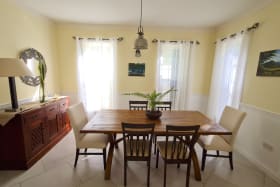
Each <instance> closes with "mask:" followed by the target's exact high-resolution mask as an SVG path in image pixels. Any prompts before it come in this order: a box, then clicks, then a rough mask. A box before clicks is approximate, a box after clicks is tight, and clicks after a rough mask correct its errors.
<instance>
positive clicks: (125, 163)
mask: <svg viewBox="0 0 280 187" xmlns="http://www.w3.org/2000/svg"><path fill="white" fill-rule="evenodd" d="M126 169H127V161H126V160H125V161H124V174H123V176H124V186H126Z"/></svg>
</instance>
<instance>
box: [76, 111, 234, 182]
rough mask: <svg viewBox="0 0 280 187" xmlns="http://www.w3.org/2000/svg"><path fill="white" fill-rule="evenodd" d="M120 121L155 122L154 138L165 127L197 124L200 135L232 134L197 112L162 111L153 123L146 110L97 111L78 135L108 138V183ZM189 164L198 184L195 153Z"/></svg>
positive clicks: (198, 168)
mask: <svg viewBox="0 0 280 187" xmlns="http://www.w3.org/2000/svg"><path fill="white" fill-rule="evenodd" d="M122 122H126V123H135V124H147V123H154V124H155V129H154V134H155V135H156V136H161V135H162V136H164V135H165V133H166V125H179V126H185V125H199V126H200V129H199V132H198V133H199V135H231V132H229V131H228V130H227V129H225V128H223V127H222V126H220V125H219V124H217V123H214V122H213V121H212V120H211V119H209V118H208V117H207V116H206V115H204V114H203V113H201V112H200V111H185V110H184V111H183V110H172V111H162V116H161V117H160V118H159V119H156V120H151V119H149V118H148V117H147V116H146V114H145V111H141V110H122V109H112V110H100V111H96V112H94V115H93V117H92V118H91V119H90V120H89V122H88V123H87V124H86V125H85V126H84V127H83V128H82V129H81V130H80V133H104V134H108V135H109V140H110V145H109V150H108V157H107V164H106V169H105V174H104V178H105V180H109V179H110V177H111V166H112V159H113V153H114V148H115V146H116V145H117V143H118V142H119V141H120V140H121V139H116V138H115V135H116V134H121V133H122V125H121V124H122ZM192 161H193V167H194V174H195V179H196V180H198V181H200V180H201V173H200V167H199V162H198V157H197V154H196V152H194V154H193V156H192Z"/></svg>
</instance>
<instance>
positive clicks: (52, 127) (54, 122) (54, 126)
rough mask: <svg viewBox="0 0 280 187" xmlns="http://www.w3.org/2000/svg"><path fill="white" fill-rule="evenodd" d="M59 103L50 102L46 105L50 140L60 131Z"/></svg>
mask: <svg viewBox="0 0 280 187" xmlns="http://www.w3.org/2000/svg"><path fill="white" fill-rule="evenodd" d="M58 111H59V110H58V104H57V103H54V104H50V105H48V106H47V107H46V114H47V126H48V131H47V137H48V139H49V141H51V140H52V139H53V138H55V137H56V135H57V133H58V132H59V125H58V124H59V116H58Z"/></svg>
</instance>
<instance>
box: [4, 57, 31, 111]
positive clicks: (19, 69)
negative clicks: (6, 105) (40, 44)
mask: <svg viewBox="0 0 280 187" xmlns="http://www.w3.org/2000/svg"><path fill="white" fill-rule="evenodd" d="M24 75H33V74H32V73H31V71H30V70H29V69H28V67H27V66H26V64H25V63H24V62H22V61H20V60H19V59H16V58H0V77H8V79H9V87H10V95H11V104H12V108H11V109H6V111H7V112H16V111H18V100H17V91H16V82H15V76H24Z"/></svg>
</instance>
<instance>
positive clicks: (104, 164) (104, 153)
mask: <svg viewBox="0 0 280 187" xmlns="http://www.w3.org/2000/svg"><path fill="white" fill-rule="evenodd" d="M106 157H107V156H106V147H105V148H104V149H103V166H104V170H106Z"/></svg>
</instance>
